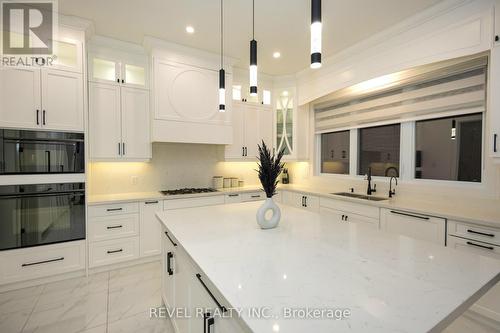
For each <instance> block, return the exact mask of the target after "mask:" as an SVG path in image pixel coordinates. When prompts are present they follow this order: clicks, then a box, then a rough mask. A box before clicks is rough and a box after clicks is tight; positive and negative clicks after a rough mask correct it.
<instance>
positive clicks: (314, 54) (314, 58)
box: [311, 0, 322, 69]
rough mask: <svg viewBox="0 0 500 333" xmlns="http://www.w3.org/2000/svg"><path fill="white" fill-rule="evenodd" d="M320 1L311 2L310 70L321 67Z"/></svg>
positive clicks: (313, 0) (312, 0)
mask: <svg viewBox="0 0 500 333" xmlns="http://www.w3.org/2000/svg"><path fill="white" fill-rule="evenodd" d="M321 30H322V23H321V0H311V68H313V69H315V68H320V67H321Z"/></svg>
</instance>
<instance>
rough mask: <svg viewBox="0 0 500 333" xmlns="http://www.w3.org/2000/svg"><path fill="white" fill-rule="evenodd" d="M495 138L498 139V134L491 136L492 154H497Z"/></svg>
mask: <svg viewBox="0 0 500 333" xmlns="http://www.w3.org/2000/svg"><path fill="white" fill-rule="evenodd" d="M497 137H498V134H493V152H494V153H496V152H497Z"/></svg>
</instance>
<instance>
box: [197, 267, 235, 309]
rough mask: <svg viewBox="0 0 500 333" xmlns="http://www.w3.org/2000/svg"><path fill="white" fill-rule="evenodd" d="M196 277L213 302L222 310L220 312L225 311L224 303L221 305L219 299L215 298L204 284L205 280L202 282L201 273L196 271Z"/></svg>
mask: <svg viewBox="0 0 500 333" xmlns="http://www.w3.org/2000/svg"><path fill="white" fill-rule="evenodd" d="M196 277H197V278H198V280H199V281H200V283H201V285H202V286H203V288H205V290H206V291H207V293H208V295H210V297H211V298H212V299H213V301H214V302H215V304H217V307H218V308H219V309H220V310H221V311H222V312H226V311H227V309H226V307H225V306H224V305H221V304H220V303H219V301H218V300H217V298H215V296H214V294H212V292H211V291H210V289H208V287H207V285H206V284H205V282H203V280H202V279H201V274H199V273H196Z"/></svg>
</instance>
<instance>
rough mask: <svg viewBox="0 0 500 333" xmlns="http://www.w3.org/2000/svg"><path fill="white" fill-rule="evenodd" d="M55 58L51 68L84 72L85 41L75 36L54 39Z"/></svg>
mask: <svg viewBox="0 0 500 333" xmlns="http://www.w3.org/2000/svg"><path fill="white" fill-rule="evenodd" d="M53 53H54V55H55V59H54V61H53V62H52V66H50V68H53V69H59V70H63V71H67V72H75V73H83V43H82V42H81V41H78V40H75V39H73V38H64V37H62V38H60V39H59V40H54V41H53Z"/></svg>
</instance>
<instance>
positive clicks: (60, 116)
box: [42, 69, 83, 131]
mask: <svg viewBox="0 0 500 333" xmlns="http://www.w3.org/2000/svg"><path fill="white" fill-rule="evenodd" d="M42 127H43V128H47V129H53V130H73V131H83V77H82V74H80V73H73V72H66V71H60V70H54V69H42Z"/></svg>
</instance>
